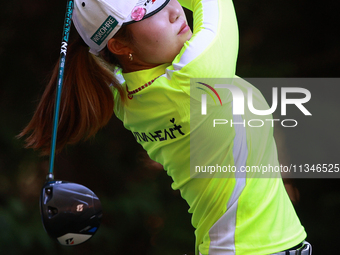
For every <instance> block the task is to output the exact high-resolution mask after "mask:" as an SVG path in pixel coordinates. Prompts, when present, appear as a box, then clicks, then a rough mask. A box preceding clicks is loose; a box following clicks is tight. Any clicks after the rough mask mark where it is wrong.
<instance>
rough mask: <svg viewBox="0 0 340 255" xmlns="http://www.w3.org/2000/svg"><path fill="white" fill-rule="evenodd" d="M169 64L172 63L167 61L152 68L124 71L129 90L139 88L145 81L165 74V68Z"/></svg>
mask: <svg viewBox="0 0 340 255" xmlns="http://www.w3.org/2000/svg"><path fill="white" fill-rule="evenodd" d="M169 65H170V64H169V63H166V64H163V65H159V66H156V67H154V68H151V69H145V70H140V71H136V72H131V73H123V77H124V79H125V82H126V84H127V86H128V89H129V91H132V90H135V89H138V88H139V87H141V86H143V85H144V84H145V83H148V82H149V81H151V80H153V79H155V78H157V77H159V76H161V75H163V74H164V73H165V69H166V68H167V67H168V66H169Z"/></svg>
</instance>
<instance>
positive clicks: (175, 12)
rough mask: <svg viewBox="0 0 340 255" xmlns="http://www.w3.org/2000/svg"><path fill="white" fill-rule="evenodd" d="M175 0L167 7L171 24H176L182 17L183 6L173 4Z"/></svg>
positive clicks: (171, 0)
mask: <svg viewBox="0 0 340 255" xmlns="http://www.w3.org/2000/svg"><path fill="white" fill-rule="evenodd" d="M172 3H173V0H170V3H169V4H168V5H167V7H168V8H169V19H170V22H171V23H174V22H175V21H176V20H177V19H178V18H179V17H180V16H181V10H180V8H182V7H181V5H179V4H178V5H177V4H172Z"/></svg>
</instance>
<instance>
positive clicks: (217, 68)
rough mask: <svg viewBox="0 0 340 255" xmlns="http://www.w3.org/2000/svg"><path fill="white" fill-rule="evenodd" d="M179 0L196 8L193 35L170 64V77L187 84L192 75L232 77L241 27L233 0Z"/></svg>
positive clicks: (187, 5)
mask: <svg viewBox="0 0 340 255" xmlns="http://www.w3.org/2000/svg"><path fill="white" fill-rule="evenodd" d="M179 2H180V3H181V4H182V6H184V7H186V8H188V9H189V10H192V11H193V36H192V38H191V39H190V40H189V41H187V42H186V43H185V45H184V47H183V48H182V50H181V52H180V53H179V55H178V56H177V57H176V58H175V60H174V61H173V64H172V66H170V67H169V68H168V70H167V75H168V77H169V78H170V79H173V78H174V80H175V81H176V82H178V83H179V84H180V85H181V86H187V85H188V79H190V78H233V77H234V76H235V70H236V60H237V54H238V27H237V20H236V15H235V9H234V6H233V3H232V1H231V0H192V1H190V0H182V1H179ZM183 89H185V88H183ZM187 89H188V88H187ZM187 92H189V91H187Z"/></svg>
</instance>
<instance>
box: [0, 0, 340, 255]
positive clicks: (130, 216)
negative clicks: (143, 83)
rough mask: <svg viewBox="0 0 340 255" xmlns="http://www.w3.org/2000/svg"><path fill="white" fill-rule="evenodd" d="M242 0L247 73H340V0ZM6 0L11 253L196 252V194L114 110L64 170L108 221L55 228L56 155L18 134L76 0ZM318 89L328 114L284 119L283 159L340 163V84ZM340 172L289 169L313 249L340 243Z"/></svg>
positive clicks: (3, 162) (63, 158) (4, 175)
mask: <svg viewBox="0 0 340 255" xmlns="http://www.w3.org/2000/svg"><path fill="white" fill-rule="evenodd" d="M234 4H235V8H236V12H237V15H238V20H239V28H240V54H239V60H238V67H237V70H238V71H237V74H238V75H239V76H241V77H338V76H339V73H340V65H339V59H340V49H339V18H338V16H337V15H338V14H337V12H338V10H339V3H338V2H337V1H330V0H326V1H322V2H320V1H306V0H302V1H293V0H288V1H287V0H286V1H278V0H273V1H269V0H258V1H245V0H235V1H234ZM0 6H1V8H0V13H1V15H0V17H1V23H0V34H1V37H0V59H1V61H0V63H1V68H0V72H1V79H0V120H1V125H0V252H1V254H119V255H120V254H150V255H154V254H163V255H167V254H178V255H180V254H185V253H187V254H192V253H193V247H194V234H193V228H192V227H191V223H190V215H189V214H188V213H187V210H188V206H187V204H186V203H185V201H184V200H182V199H181V197H180V195H179V193H178V192H177V191H173V190H172V189H171V187H170V185H171V179H170V178H169V177H168V176H167V175H166V173H165V172H164V171H163V170H162V168H161V166H159V165H158V164H156V163H154V162H152V161H150V160H148V158H147V157H146V155H145V153H144V152H143V150H142V149H141V147H140V146H139V145H137V144H136V142H135V140H134V138H133V136H132V135H131V134H130V132H128V131H126V130H124V128H123V127H122V124H121V123H120V122H119V121H118V120H117V119H116V118H112V121H111V122H110V123H109V125H108V126H107V127H105V128H104V129H103V130H101V131H100V132H99V133H98V134H97V135H96V137H95V138H94V139H92V140H91V141H88V142H84V143H80V144H79V145H77V146H72V147H68V148H67V149H66V150H64V152H63V153H61V154H60V155H59V156H58V157H57V159H56V166H55V173H56V178H57V179H63V180H68V181H73V182H77V183H81V184H83V185H85V186H87V187H89V188H90V189H92V190H94V191H95V192H96V194H97V195H98V196H99V197H100V199H101V201H102V205H103V210H104V218H103V222H102V225H101V227H100V229H99V231H98V233H97V234H96V235H95V236H94V237H93V238H92V239H91V240H90V241H89V242H87V243H85V244H83V245H81V246H78V247H72V248H69V247H62V246H60V245H58V244H57V243H56V242H54V241H53V240H51V239H49V237H48V236H47V235H46V233H45V231H44V229H43V226H42V224H41V220H40V215H39V204H38V199H39V193H40V189H41V187H42V184H43V183H44V179H45V176H46V174H47V171H48V159H47V158H41V157H39V155H38V153H37V152H34V151H32V150H25V149H23V148H22V145H23V142H22V141H19V140H17V139H16V138H15V135H17V134H18V133H19V132H20V130H21V129H22V128H23V127H24V126H25V124H27V122H28V121H29V119H30V118H31V116H32V114H33V111H34V108H35V106H36V104H37V102H38V99H39V96H40V95H41V93H42V91H43V88H44V86H45V84H46V82H47V80H48V76H49V74H50V72H51V69H52V66H53V65H54V63H55V62H56V60H57V58H58V57H59V48H60V41H61V33H62V26H63V19H64V12H65V6H66V1H59V2H57V1H42V0H34V1H33V0H25V1H24V0H11V1H2V3H1V4H0ZM320 86H322V84H320ZM319 92H320V93H317V94H315V93H314V94H312V99H313V100H314V98H316V99H317V100H314V101H313V100H312V101H313V102H315V104H316V103H317V105H315V107H314V108H313V109H319V108H321V109H327V114H324V115H326V116H325V117H326V121H316V120H315V123H313V125H308V126H302V127H301V128H300V129H297V130H293V131H292V130H289V132H287V130H285V129H277V131H276V135H277V139H278V144H279V149H280V159H281V161H282V162H284V163H287V164H289V163H292V162H293V163H296V162H299V163H310V162H314V160H319V161H322V162H316V163H340V160H339V156H338V155H339V144H340V135H339V134H338V131H339V125H340V123H339V119H340V117H339V110H340V107H339V100H338V94H339V92H340V86H339V87H333V88H332V89H331V91H329V90H328V91H327V92H325V91H323V90H319ZM311 104H312V103H311ZM320 111H321V110H320ZM315 141H318V142H315ZM336 161H337V162H336ZM339 183H340V180H339V179H295V180H286V184H287V189H288V191H289V193H290V195H291V198H292V200H293V202H294V205H295V207H296V210H297V213H298V215H299V216H300V219H301V221H302V223H303V225H304V226H305V228H306V230H307V232H308V240H309V241H310V242H311V243H312V244H313V245H314V253H313V254H338V253H339V251H338V248H337V245H336V244H337V241H338V240H337V235H338V229H339V228H340V221H339V218H338V217H339V215H340V188H339Z"/></svg>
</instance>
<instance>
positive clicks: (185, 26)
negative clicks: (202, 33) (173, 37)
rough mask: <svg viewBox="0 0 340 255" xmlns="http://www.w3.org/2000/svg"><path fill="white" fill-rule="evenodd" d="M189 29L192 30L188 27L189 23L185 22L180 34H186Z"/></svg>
mask: <svg viewBox="0 0 340 255" xmlns="http://www.w3.org/2000/svg"><path fill="white" fill-rule="evenodd" d="M189 29H190V28H189V26H188V25H187V23H186V22H183V24H182V26H181V28H180V29H179V31H178V34H184V33H186V32H187V31H188V30H189Z"/></svg>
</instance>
